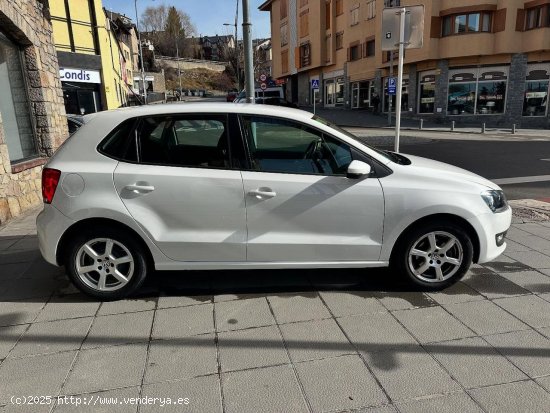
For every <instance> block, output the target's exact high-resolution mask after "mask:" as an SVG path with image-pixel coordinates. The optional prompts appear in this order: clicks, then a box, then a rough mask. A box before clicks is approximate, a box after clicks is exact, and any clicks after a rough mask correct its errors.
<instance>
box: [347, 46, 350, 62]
mask: <svg viewBox="0 0 550 413" xmlns="http://www.w3.org/2000/svg"><path fill="white" fill-rule="evenodd" d="M346 60H347V61H348V62H350V61H351V47H348V58H347V59H346Z"/></svg>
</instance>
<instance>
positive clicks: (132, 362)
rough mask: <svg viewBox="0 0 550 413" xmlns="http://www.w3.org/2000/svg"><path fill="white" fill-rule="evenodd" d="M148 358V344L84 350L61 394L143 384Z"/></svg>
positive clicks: (79, 355)
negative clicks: (146, 359) (142, 379)
mask: <svg viewBox="0 0 550 413" xmlns="http://www.w3.org/2000/svg"><path fill="white" fill-rule="evenodd" d="M62 354H66V353H62ZM146 355H147V345H146V344H130V345H124V346H112V347H100V348H94V349H90V350H81V351H80V353H78V357H77V359H76V362H75V365H74V367H73V369H72V371H71V373H70V374H69V377H68V378H67V382H66V383H65V385H64V387H63V390H62V394H64V395H65V394H79V393H85V392H94V391H100V390H110V389H114V388H118V387H130V386H137V385H140V384H141V378H142V376H143V369H144V366H145V357H146ZM31 394H32V393H31Z"/></svg>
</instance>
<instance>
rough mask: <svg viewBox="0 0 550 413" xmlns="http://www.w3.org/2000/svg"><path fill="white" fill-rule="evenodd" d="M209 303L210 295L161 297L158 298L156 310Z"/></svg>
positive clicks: (210, 300)
mask: <svg viewBox="0 0 550 413" xmlns="http://www.w3.org/2000/svg"><path fill="white" fill-rule="evenodd" d="M211 302H212V296H211V295H168V296H167V295H163V296H160V297H159V298H158V307H157V308H170V307H186V306H188V305H196V304H204V303H211Z"/></svg>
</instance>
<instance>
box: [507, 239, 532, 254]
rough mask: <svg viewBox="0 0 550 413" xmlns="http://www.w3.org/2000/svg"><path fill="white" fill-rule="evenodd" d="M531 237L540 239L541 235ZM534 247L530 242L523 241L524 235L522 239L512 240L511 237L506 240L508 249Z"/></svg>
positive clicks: (515, 249) (528, 248)
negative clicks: (530, 245)
mask: <svg viewBox="0 0 550 413" xmlns="http://www.w3.org/2000/svg"><path fill="white" fill-rule="evenodd" d="M531 238H538V239H540V238H539V237H531ZM532 249H534V248H531V247H529V244H527V243H525V242H524V241H523V237H522V238H520V239H516V241H512V240H511V239H507V240H506V251H531V250H532Z"/></svg>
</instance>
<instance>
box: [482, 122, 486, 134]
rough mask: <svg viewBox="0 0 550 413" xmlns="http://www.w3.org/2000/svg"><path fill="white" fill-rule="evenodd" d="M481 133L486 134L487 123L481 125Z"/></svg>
mask: <svg viewBox="0 0 550 413" xmlns="http://www.w3.org/2000/svg"><path fill="white" fill-rule="evenodd" d="M481 133H485V122H483V123H482V124H481Z"/></svg>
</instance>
